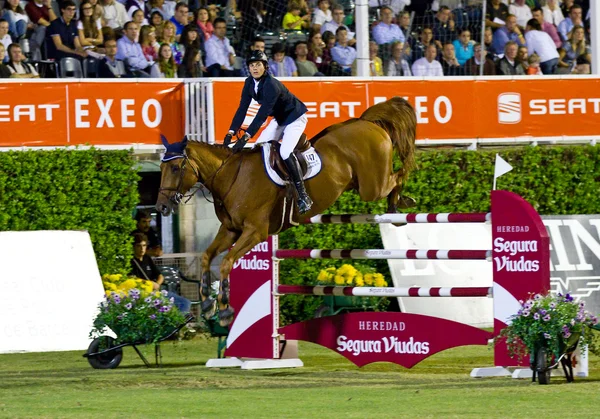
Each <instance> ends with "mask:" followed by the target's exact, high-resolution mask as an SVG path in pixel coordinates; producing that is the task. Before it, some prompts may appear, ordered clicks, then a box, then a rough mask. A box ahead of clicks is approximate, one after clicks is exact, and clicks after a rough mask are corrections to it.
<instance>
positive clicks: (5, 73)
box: [0, 42, 11, 79]
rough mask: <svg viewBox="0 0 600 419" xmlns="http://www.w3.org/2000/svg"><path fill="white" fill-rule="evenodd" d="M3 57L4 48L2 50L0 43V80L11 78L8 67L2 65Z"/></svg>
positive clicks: (4, 54) (4, 55)
mask: <svg viewBox="0 0 600 419" xmlns="http://www.w3.org/2000/svg"><path fill="white" fill-rule="evenodd" d="M5 57H6V48H4V44H3V43H1V42H0V79H8V78H9V77H10V76H11V72H10V69H9V68H8V66H6V65H5V64H3V61H4V58H5Z"/></svg>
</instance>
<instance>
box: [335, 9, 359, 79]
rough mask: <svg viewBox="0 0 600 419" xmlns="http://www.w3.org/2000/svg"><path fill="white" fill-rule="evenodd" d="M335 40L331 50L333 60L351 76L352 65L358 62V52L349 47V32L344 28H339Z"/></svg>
mask: <svg viewBox="0 0 600 419" xmlns="http://www.w3.org/2000/svg"><path fill="white" fill-rule="evenodd" d="M334 14H335V13H334ZM335 39H336V41H337V42H336V45H335V46H334V47H333V48H332V49H331V58H332V60H333V61H334V62H336V63H338V64H339V65H340V67H341V68H342V71H343V72H344V74H345V75H350V72H351V68H352V64H353V63H354V60H356V50H355V49H354V48H352V47H351V46H349V43H348V31H347V30H346V28H345V27H344V26H340V27H339V28H337V31H336V32H335Z"/></svg>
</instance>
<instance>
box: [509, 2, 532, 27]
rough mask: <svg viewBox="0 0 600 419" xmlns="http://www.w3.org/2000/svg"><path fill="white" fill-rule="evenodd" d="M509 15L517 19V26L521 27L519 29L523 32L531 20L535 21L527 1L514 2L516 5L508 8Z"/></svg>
mask: <svg viewBox="0 0 600 419" xmlns="http://www.w3.org/2000/svg"><path fill="white" fill-rule="evenodd" d="M508 13H510V14H511V15H515V17H516V18H517V25H519V29H521V30H522V31H523V30H525V27H526V26H527V22H528V21H529V20H530V19H533V15H532V14H531V9H530V8H529V6H527V4H525V0H514V3H513V4H511V5H510V6H509V7H508Z"/></svg>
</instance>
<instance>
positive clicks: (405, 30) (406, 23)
mask: <svg viewBox="0 0 600 419" xmlns="http://www.w3.org/2000/svg"><path fill="white" fill-rule="evenodd" d="M398 26H400V30H401V31H402V35H404V42H406V40H407V39H409V38H410V37H411V34H410V13H409V12H400V15H398Z"/></svg>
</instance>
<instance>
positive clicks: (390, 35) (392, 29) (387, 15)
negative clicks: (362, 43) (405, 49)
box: [373, 6, 404, 45]
mask: <svg viewBox="0 0 600 419" xmlns="http://www.w3.org/2000/svg"><path fill="white" fill-rule="evenodd" d="M392 20H394V12H392V9H391V8H389V7H387V6H384V7H382V8H381V21H380V22H379V23H378V24H377V25H375V27H374V28H373V40H374V41H375V42H377V44H379V45H383V44H390V43H392V42H394V41H400V42H404V34H403V33H402V30H401V29H400V26H398V25H396V24H395V23H392Z"/></svg>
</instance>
